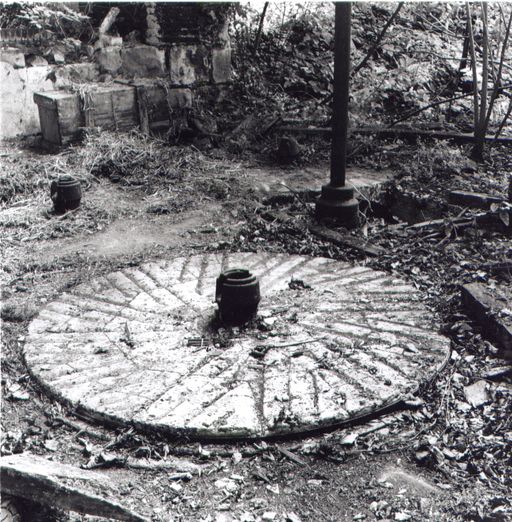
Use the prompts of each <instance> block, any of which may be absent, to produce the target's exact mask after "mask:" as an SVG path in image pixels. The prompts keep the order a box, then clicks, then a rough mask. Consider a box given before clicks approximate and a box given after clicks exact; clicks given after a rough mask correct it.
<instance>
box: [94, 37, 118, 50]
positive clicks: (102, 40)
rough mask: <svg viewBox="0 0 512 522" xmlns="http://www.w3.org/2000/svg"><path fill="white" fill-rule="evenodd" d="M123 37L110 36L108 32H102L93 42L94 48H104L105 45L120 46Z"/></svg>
mask: <svg viewBox="0 0 512 522" xmlns="http://www.w3.org/2000/svg"><path fill="white" fill-rule="evenodd" d="M122 45H123V39H122V38H121V37H120V36H111V35H109V34H102V35H100V36H99V38H98V40H96V42H95V44H94V49H95V50H99V49H105V48H106V47H122Z"/></svg>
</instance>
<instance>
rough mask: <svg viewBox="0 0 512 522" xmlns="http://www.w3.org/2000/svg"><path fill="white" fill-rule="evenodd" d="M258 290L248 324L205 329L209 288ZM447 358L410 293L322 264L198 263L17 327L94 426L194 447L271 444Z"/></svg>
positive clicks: (371, 400)
mask: <svg viewBox="0 0 512 522" xmlns="http://www.w3.org/2000/svg"><path fill="white" fill-rule="evenodd" d="M235 267H244V268H247V269H249V270H250V271H251V272H252V273H254V274H255V275H256V276H257V277H258V278H259V280H260V286H261V295H262V299H261V303H260V306H259V310H258V317H257V319H255V320H254V321H253V322H252V323H251V324H249V325H246V326H244V327H243V328H240V329H237V328H229V329H218V328H217V327H216V326H215V319H214V318H215V313H216V305H215V304H214V297H215V282H216V278H217V276H218V275H219V274H220V272H221V271H223V270H226V269H227V268H235ZM448 355H449V341H448V340H447V339H446V338H444V337H442V336H440V335H438V334H437V327H436V325H435V324H434V323H433V320H432V314H431V312H429V310H428V309H427V308H426V307H425V306H424V305H423V304H422V296H421V295H420V293H419V292H418V291H417V290H416V289H415V288H414V287H413V286H411V285H409V284H406V283H405V282H404V281H403V280H401V279H397V278H396V277H393V276H391V275H389V274H386V273H384V272H377V271H375V270H372V269H370V268H367V267H364V266H351V265H350V264H348V263H343V262H339V261H335V260H331V259H326V258H318V257H317V258H314V257H305V256H289V255H282V254H280V255H275V254H268V253H261V254H256V253H237V254H228V253H220V254H204V255H197V256H192V257H181V258H177V259H173V260H165V261H160V262H156V263H148V264H144V265H142V266H140V267H138V268H128V269H124V270H120V271H118V272H114V273H111V274H109V275H107V276H105V277H101V278H98V279H96V280H93V281H92V282H89V283H85V284H81V285H78V286H76V287H75V288H73V289H72V290H71V291H70V292H67V293H64V294H63V295H61V296H60V297H59V298H58V299H57V300H55V301H53V302H51V303H50V304H48V305H47V306H45V308H44V309H43V310H42V311H41V312H40V313H39V315H38V317H37V318H36V319H34V320H33V321H32V323H31V325H30V329H29V334H28V337H27V342H26V345H25V360H26V364H27V366H28V368H29V370H30V372H31V374H32V376H33V377H35V378H36V379H37V380H38V381H39V383H40V384H41V385H42V386H43V387H44V388H45V389H46V390H47V391H48V392H49V393H50V394H51V395H53V396H56V397H58V398H60V399H62V400H65V401H67V402H69V403H71V404H72V405H73V406H75V407H77V408H78V409H82V411H83V410H84V409H85V410H86V411H87V412H88V413H89V414H92V416H93V417H94V418H97V419H99V420H102V421H105V422H113V423H116V424H120V425H132V426H135V427H136V428H139V429H143V430H145V431H158V432H161V433H166V434H173V435H180V434H181V435H186V436H188V437H191V438H195V439H203V440H208V439H209V440H213V439H230V438H231V439H240V438H254V437H271V436H283V435H289V434H295V433H302V432H308V431H311V430H317V429H319V428H324V427H329V426H336V425H341V424H343V423H345V422H346V421H350V420H353V419H354V418H357V417H360V416H363V415H367V414H371V413H374V412H376V411H378V410H379V409H381V408H383V407H386V406H388V405H390V404H392V403H394V402H395V401H397V400H400V398H402V397H404V395H406V394H408V393H410V392H411V391H414V390H415V389H416V388H417V387H418V385H419V384H420V383H421V382H422V381H425V380H426V379H428V378H430V377H431V376H432V375H434V374H435V373H436V372H437V371H438V370H439V369H440V368H442V366H443V365H444V363H445V361H446V359H447V357H448Z"/></svg>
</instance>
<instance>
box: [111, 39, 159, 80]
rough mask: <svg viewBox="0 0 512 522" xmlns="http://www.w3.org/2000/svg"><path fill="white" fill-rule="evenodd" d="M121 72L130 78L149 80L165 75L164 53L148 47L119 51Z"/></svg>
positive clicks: (138, 46) (142, 46)
mask: <svg viewBox="0 0 512 522" xmlns="http://www.w3.org/2000/svg"><path fill="white" fill-rule="evenodd" d="M121 60H122V72H123V74H124V75H126V76H130V77H132V78H151V77H156V76H163V75H164V74H165V52H164V51H163V50H161V49H158V48H156V47H152V46H150V45H136V46H134V47H127V48H124V49H122V50H121Z"/></svg>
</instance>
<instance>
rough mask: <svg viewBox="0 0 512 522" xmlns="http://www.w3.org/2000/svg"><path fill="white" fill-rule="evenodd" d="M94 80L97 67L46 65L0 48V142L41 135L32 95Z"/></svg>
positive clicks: (17, 50) (16, 51) (94, 65)
mask: <svg viewBox="0 0 512 522" xmlns="http://www.w3.org/2000/svg"><path fill="white" fill-rule="evenodd" d="M27 62H28V63H27ZM31 63H33V64H34V65H30V64H31ZM97 79H98V67H97V66H96V64H94V63H77V64H70V65H58V66H57V65H49V64H48V63H47V62H46V60H35V59H33V58H30V59H29V60H26V58H25V54H24V53H23V51H21V50H19V49H13V48H4V49H0V139H5V138H14V137H16V136H27V135H31V134H38V133H39V132H40V130H41V129H40V125H39V114H38V109H37V105H36V104H35V103H34V93H35V92H46V91H54V90H58V89H62V88H65V87H69V86H71V85H72V84H74V83H84V82H92V81H95V80H97Z"/></svg>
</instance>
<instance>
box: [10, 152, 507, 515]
mask: <svg viewBox="0 0 512 522" xmlns="http://www.w3.org/2000/svg"><path fill="white" fill-rule="evenodd" d="M20 154H21V155H23V157H24V158H26V157H27V154H34V157H36V158H39V156H38V154H39V153H38V152H34V151H32V152H30V153H27V151H26V150H21V152H20V149H19V148H17V147H15V146H13V147H4V148H3V149H2V156H3V159H12V158H13V157H17V155H20ZM44 161H46V162H52V161H54V158H52V156H51V155H50V156H48V155H45V157H44ZM265 168H266V167H265V166H262V165H252V166H251V164H250V163H249V164H248V163H245V164H243V165H241V164H240V163H232V164H231V169H230V170H227V171H226V170H223V178H222V179H223V183H224V185H226V184H227V186H230V187H232V190H231V192H230V193H229V194H228V195H227V196H226V194H223V197H214V196H212V194H213V191H212V189H211V187H210V188H209V189H208V187H205V190H204V192H203V194H202V196H201V197H199V195H198V196H197V201H194V197H192V198H191V200H190V201H191V203H190V204H189V205H185V208H182V209H180V210H179V212H175V211H173V210H172V206H165V205H164V204H163V202H164V203H166V202H167V200H168V198H169V197H170V196H169V194H171V193H172V190H173V185H170V186H165V185H161V186H160V189H158V190H153V191H149V192H148V191H147V190H146V188H145V187H141V186H137V185H135V186H133V185H129V184H124V183H119V182H118V180H112V179H110V178H108V177H101V178H99V177H98V178H96V179H95V180H93V181H92V182H91V183H88V184H87V185H86V186H85V190H84V196H83V203H82V205H81V207H80V208H79V209H78V210H77V211H75V212H72V213H68V214H65V215H63V216H55V215H54V214H53V213H52V211H51V202H50V199H49V194H46V187H45V186H43V185H42V186H41V188H40V190H38V191H36V192H35V193H33V194H32V193H30V192H29V193H25V194H24V195H23V196H20V197H19V198H14V200H11V201H10V202H9V203H8V204H5V205H4V206H3V207H2V209H1V210H0V221H1V222H2V225H1V236H2V237H1V242H2V252H3V254H2V255H3V262H2V265H3V266H2V290H3V298H2V301H3V307H2V319H3V321H2V333H3V335H2V344H3V347H2V399H3V406H2V421H1V422H2V441H1V449H2V453H3V454H11V453H20V452H32V453H36V454H38V455H43V456H45V457H47V458H49V459H52V460H56V461H61V462H65V463H68V464H73V465H76V466H86V465H87V464H88V463H91V457H94V458H93V465H94V467H95V468H97V469H96V471H98V472H100V473H104V474H106V475H107V476H108V477H109V478H110V480H111V483H112V485H113V487H114V490H115V493H114V494H113V498H115V499H116V500H118V501H120V502H123V503H124V504H126V505H127V506H129V507H130V508H132V509H133V510H135V511H137V512H140V513H142V514H144V515H146V516H147V517H148V518H150V519H151V520H155V521H157V520H162V521H164V520H165V521H168V520H176V521H178V520H183V521H205V522H206V521H212V522H214V521H215V522H223V521H226V522H227V521H245V522H251V521H254V522H255V521H259V520H269V521H270V520H275V521H290V522H297V521H299V520H300V521H303V522H306V521H318V520H322V521H324V520H325V521H352V520H435V521H456V520H486V521H494V520H510V519H511V518H509V517H512V511H511V506H510V487H511V483H510V471H511V469H510V453H509V452H510V449H511V447H512V446H511V445H512V439H511V436H510V433H511V432H510V429H511V427H510V383H509V382H507V381H505V382H495V381H491V380H488V381H487V382H488V384H489V387H490V388H489V390H488V394H489V398H488V401H487V402H486V404H485V405H479V406H476V407H474V406H471V405H470V404H468V403H467V401H466V402H465V399H464V395H463V387H464V386H465V385H467V384H469V383H470V382H473V381H474V380H475V379H477V378H478V377H479V376H481V375H483V374H484V373H485V371H487V370H489V369H490V368H494V367H498V366H502V365H503V362H502V361H500V360H499V359H496V358H494V356H493V349H492V346H491V345H489V343H486V342H485V341H484V340H483V339H482V338H481V336H480V335H479V333H478V330H475V327H474V325H473V324H471V322H470V321H468V320H467V318H466V317H465V315H464V313H463V311H462V310H461V309H460V306H459V305H458V304H457V303H458V293H457V291H456V287H455V284H456V283H458V282H460V281H467V280H474V276H473V274H474V273H476V272H477V269H478V267H480V270H482V268H481V265H482V264H483V261H484V260H499V259H502V258H503V257H505V256H506V255H507V252H508V253H509V251H510V242H509V239H508V238H507V236H506V235H504V234H503V233H502V232H500V231H497V232H496V231H493V232H487V231H483V232H482V231H478V230H474V231H471V232H461V233H460V234H459V235H457V234H455V236H453V235H450V234H451V231H450V234H447V232H446V230H445V229H443V230H442V231H441V232H440V234H438V235H437V236H436V235H435V234H434V235H432V231H431V230H430V231H429V232H428V234H427V233H425V232H422V231H420V232H418V231H416V232H415V231H410V230H409V231H405V230H404V229H403V228H399V227H397V226H396V225H395V228H392V227H391V228H390V227H389V224H388V223H384V221H383V220H382V219H381V218H373V217H372V218H371V220H370V223H369V225H368V226H367V228H366V234H367V235H368V236H369V237H370V239H372V240H374V241H375V242H376V243H377V244H380V245H381V246H383V247H384V248H386V249H387V251H388V253H387V254H386V255H384V256H382V258H379V259H376V260H373V261H368V260H365V259H364V258H363V257H362V256H361V255H360V254H358V253H356V252H352V251H350V250H349V249H343V248H339V247H334V246H332V245H330V244H328V243H325V242H322V241H320V240H318V239H315V238H313V237H312V236H311V235H310V234H308V233H306V232H305V227H304V226H303V224H304V222H305V220H306V221H307V220H309V219H310V217H309V215H308V214H307V209H308V208H309V209H310V210H311V206H310V205H311V204H310V203H308V202H307V201H297V198H296V199H295V200H294V199H293V197H292V198H291V203H288V204H285V205H284V206H285V207H286V208H285V210H287V211H288V212H290V213H291V214H292V215H295V216H297V220H296V221H295V222H294V223H292V224H290V223H288V224H287V223H284V224H283V223H279V222H278V221H275V220H274V221H269V220H268V219H265V218H264V217H263V215H264V212H262V207H264V208H263V211H264V210H265V209H266V210H268V209H273V210H276V209H279V210H282V208H281V207H277V206H276V205H274V206H273V207H272V206H269V205H265V204H264V197H263V196H262V192H261V186H260V187H259V188H258V187H256V186H255V182H254V179H256V180H258V182H260V183H261V177H262V176H263V175H264V173H265ZM493 168H497V167H496V165H494V166H493ZM251 169H252V170H251ZM326 169H327V166H325V170H326ZM498 170H499V169H498ZM242 171H243V172H246V173H247V172H249V174H247V175H244V176H240V172H242ZM267 171H268V169H267ZM251 172H252V173H253V176H252V177H251V175H250V173H251ZM273 172H274V173H276V172H277V177H279V170H275V169H274V171H273ZM285 172H290V171H289V170H288V171H285ZM71 173H72V172H71ZM500 173H501V174H500V175H501V176H502V178H503V179H504V177H505V173H504V172H502V171H500ZM502 178H500V181H497V182H496V186H498V185H499V186H501V187H502V188H503V182H502ZM269 179H270V178H269ZM323 181H324V180H320V183H321V182H323ZM500 183H501V185H500ZM162 187H165V190H167V192H165V190H164V189H163V188H162ZM233 187H234V188H233ZM315 188H318V187H315ZM162 190H163V192H162ZM264 192H265V189H263V193H264ZM193 194H194V193H193V192H192V196H193ZM263 195H264V194H263ZM204 196H208V197H204ZM173 197H175V198H176V197H177V198H178V199H179V198H180V196H179V194H177V196H176V195H174V196H173ZM187 201H189V200H187ZM166 204H167V203H166ZM308 205H309V207H308ZM169 209H170V210H169ZM434 232H435V231H434ZM429 234H430V235H429ZM443 238H448V240H447V241H445V242H444V244H441V246H439V243H440V242H442V241H443ZM483 248H486V249H487V252H486V255H485V256H482V249H483ZM224 249H229V250H233V251H236V250H256V249H260V250H269V251H280V252H289V253H308V254H313V255H327V256H331V257H336V258H340V259H345V260H350V261H355V262H359V263H362V262H369V263H370V265H372V266H375V267H378V268H384V269H386V270H388V271H393V272H395V273H399V274H400V275H402V276H403V277H407V278H410V279H411V280H413V281H414V282H415V284H417V285H418V287H420V288H421V289H422V290H424V291H425V296H426V299H427V300H430V301H432V302H433V303H434V304H435V306H436V308H437V310H438V312H439V313H440V318H441V320H442V323H443V327H444V329H445V331H446V332H447V333H448V335H450V338H451V339H452V347H453V354H452V360H451V362H450V364H449V365H448V367H447V368H446V369H445V370H444V372H443V373H442V375H440V376H439V378H438V380H436V381H434V382H433V383H430V384H429V385H428V386H425V387H424V389H422V390H421V391H420V393H419V394H418V396H417V397H414V398H411V400H410V401H409V402H408V403H407V404H403V405H402V406H403V408H402V409H400V410H399V411H393V412H390V413H388V414H387V415H384V416H381V417H380V418H378V419H374V420H372V419H369V420H368V421H367V422H366V423H363V424H361V425H358V426H354V427H350V428H346V429H343V430H341V429H339V430H334V431H331V432H330V433H324V434H319V435H316V436H312V437H307V438H306V439H302V440H301V439H297V440H283V441H267V442H261V441H260V442H255V443H244V444H242V443H240V444H226V445H212V444H205V445H199V444H197V443H194V444H192V443H188V442H187V441H186V440H181V441H170V440H164V439H163V438H161V437H152V436H149V435H143V434H139V433H136V432H134V431H133V430H132V429H124V430H113V429H108V428H106V427H103V426H100V425H96V424H94V423H88V422H86V421H85V420H84V419H80V418H77V417H76V415H74V412H73V411H70V410H69V409H68V408H67V407H66V406H65V405H62V404H60V403H58V402H55V401H52V400H50V399H48V398H47V397H45V395H44V394H43V393H42V392H41V391H40V390H38V389H37V388H36V387H35V385H34V384H33V383H32V382H31V380H30V377H29V375H28V372H27V369H26V367H25V366H24V364H23V360H22V350H23V340H24V337H25V335H26V331H27V327H28V324H29V322H30V319H31V318H32V317H33V316H34V315H35V314H36V313H37V311H38V309H39V308H40V307H41V306H42V305H43V304H44V303H46V302H48V301H49V300H51V299H52V298H53V297H54V296H56V295H58V294H59V293H61V292H63V291H65V290H66V289H67V288H70V287H72V286H74V285H75V284H77V283H79V282H81V281H86V280H88V279H90V278H92V277H94V276H97V275H100V274H104V273H108V272H110V271H113V270H115V269H117V268H119V267H123V266H133V265H137V264H139V263H141V262H143V261H144V262H146V261H149V260H153V259H158V258H162V257H173V256H178V255H180V254H181V253H190V252H203V251H217V250H224ZM464 263H465V264H464ZM461 267H467V270H466V271H464V273H461V272H460V268H461ZM470 269H471V270H470ZM434 270H437V272H435V271H434ZM479 277H481V278H482V279H484V280H488V278H489V277H490V276H489V273H482V274H481V275H480V276H479ZM441 280H444V282H443V281H441ZM63 419H64V421H66V420H67V421H70V422H71V423H74V426H75V428H73V427H71V426H70V425H69V424H66V423H64V422H63ZM493 427H494V428H495V430H494V429H493ZM81 429H84V431H80V430H81ZM98 434H100V436H98ZM485 444H487V446H486V445H485ZM283 449H284V450H285V451H282V450H283ZM507 453H508V457H507ZM111 454H115V455H117V456H118V457H119V456H121V457H128V456H130V457H133V458H136V459H138V460H140V461H141V462H147V461H146V460H145V459H147V458H150V459H151V462H161V461H162V459H164V460H165V457H166V456H167V455H169V456H171V457H172V456H173V457H174V458H175V459H176V460H175V461H174V462H176V470H178V469H180V468H181V467H186V466H187V463H190V462H193V463H195V464H201V465H202V466H203V468H202V470H201V473H200V475H197V474H192V475H189V474H185V475H179V474H177V473H176V472H175V471H174V470H172V469H171V470H141V469H133V468H131V467H129V466H128V465H127V464H126V461H123V459H119V458H117V459H110V460H109V458H103V460H102V458H99V456H101V455H103V456H105V455H107V457H108V455H111ZM507 476H508V478H507ZM33 517H34V520H52V519H56V520H86V519H87V520H89V519H90V520H92V519H93V518H92V517H84V516H81V515H77V514H73V515H67V514H63V513H59V512H56V513H53V514H49V513H47V512H43V511H41V512H39V513H38V514H33Z"/></svg>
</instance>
